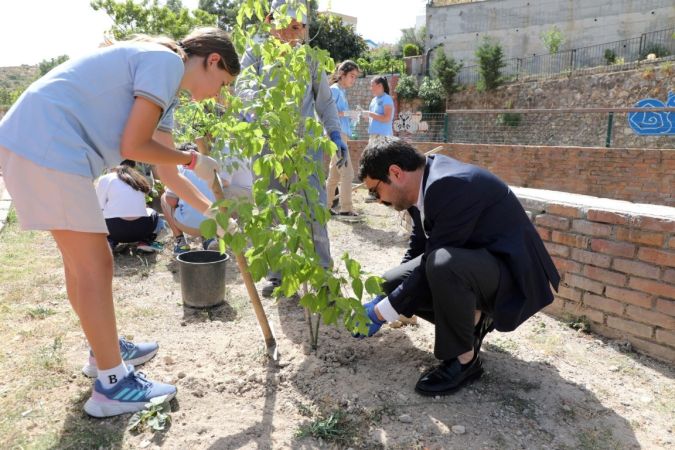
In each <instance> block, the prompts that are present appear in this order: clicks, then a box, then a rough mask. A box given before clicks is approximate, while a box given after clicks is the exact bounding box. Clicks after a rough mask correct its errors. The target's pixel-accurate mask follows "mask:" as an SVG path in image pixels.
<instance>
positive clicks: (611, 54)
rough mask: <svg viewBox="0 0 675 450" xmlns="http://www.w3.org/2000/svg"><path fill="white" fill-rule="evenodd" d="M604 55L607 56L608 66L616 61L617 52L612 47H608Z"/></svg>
mask: <svg viewBox="0 0 675 450" xmlns="http://www.w3.org/2000/svg"><path fill="white" fill-rule="evenodd" d="M603 57H604V58H605V62H606V63H607V65H608V66H611V65H612V64H614V63H615V62H616V52H615V51H614V50H612V49H611V48H606V49H605V53H604V54H603Z"/></svg>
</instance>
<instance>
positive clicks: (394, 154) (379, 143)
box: [359, 136, 427, 183]
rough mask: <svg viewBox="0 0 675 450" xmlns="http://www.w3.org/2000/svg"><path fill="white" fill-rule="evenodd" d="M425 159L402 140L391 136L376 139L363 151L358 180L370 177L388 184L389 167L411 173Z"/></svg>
mask: <svg viewBox="0 0 675 450" xmlns="http://www.w3.org/2000/svg"><path fill="white" fill-rule="evenodd" d="M426 160H427V159H426V157H425V156H424V155H423V154H421V153H420V152H418V151H417V150H415V148H414V147H413V146H412V145H410V144H409V143H408V142H406V141H404V140H403V139H399V138H397V137H393V136H385V137H378V138H376V139H374V140H373V141H372V142H371V143H369V144H368V145H367V146H366V148H365V149H364V150H363V155H362V156H361V164H360V166H359V180H361V181H363V180H364V178H366V177H370V178H372V179H373V180H382V181H384V182H385V183H389V166H391V165H392V164H396V165H397V166H399V167H400V168H401V169H403V170H405V171H406V172H413V171H415V170H417V169H419V168H421V167H424V164H425V163H426Z"/></svg>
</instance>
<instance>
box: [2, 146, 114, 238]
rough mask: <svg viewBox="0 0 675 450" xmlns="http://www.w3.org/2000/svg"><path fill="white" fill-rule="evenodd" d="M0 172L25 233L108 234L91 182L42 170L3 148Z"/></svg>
mask: <svg viewBox="0 0 675 450" xmlns="http://www.w3.org/2000/svg"><path fill="white" fill-rule="evenodd" d="M0 169H2V176H3V178H4V180H5V186H6V187H7V190H8V191H9V194H10V195H11V196H12V202H13V203H14V208H15V209H16V214H17V216H18V218H19V223H20V224H21V228H23V229H24V230H71V231H81V232H87V233H105V234H106V235H107V234H108V228H107V227H106V224H105V220H104V219H103V213H102V212H101V207H100V205H99V203H98V198H97V197H96V190H95V188H94V182H93V180H92V179H91V178H88V177H83V176H81V175H73V174H70V173H66V172H60V171H58V170H54V169H48V168H46V167H42V166H40V165H37V164H35V163H34V162H32V161H30V160H28V159H26V158H23V157H21V156H19V155H17V154H16V153H13V152H11V151H10V150H8V149H6V148H4V147H2V146H0Z"/></svg>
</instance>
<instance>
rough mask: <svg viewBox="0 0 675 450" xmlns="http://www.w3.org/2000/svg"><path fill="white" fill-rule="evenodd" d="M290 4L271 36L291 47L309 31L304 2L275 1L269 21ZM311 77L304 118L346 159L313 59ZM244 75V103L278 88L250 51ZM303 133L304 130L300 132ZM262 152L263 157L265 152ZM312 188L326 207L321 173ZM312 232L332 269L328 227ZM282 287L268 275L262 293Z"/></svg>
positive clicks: (238, 89)
mask: <svg viewBox="0 0 675 450" xmlns="http://www.w3.org/2000/svg"><path fill="white" fill-rule="evenodd" d="M286 3H288V5H287V7H286V11H285V13H286V14H285V15H286V16H288V17H290V18H291V19H292V20H291V23H290V24H289V25H288V26H287V27H286V28H283V29H275V30H273V31H272V35H273V36H275V37H276V38H278V39H279V40H281V41H283V42H287V43H290V44H297V43H300V42H302V40H303V36H304V33H305V28H306V17H304V16H303V15H301V14H298V11H297V8H296V7H297V5H298V4H299V3H303V4H305V5H306V2H305V0H295V1H290V0H288V1H286V0H274V1H273V2H272V5H271V13H270V16H269V17H268V18H267V20H272V19H273V17H274V15H275V14H281V7H282V6H283V5H285V4H286ZM307 63H308V66H309V70H310V74H311V79H312V81H311V83H310V84H309V85H308V86H307V88H306V90H305V95H304V98H303V101H302V105H301V115H302V117H310V118H314V117H315V113H316V115H317V116H318V117H319V120H320V121H321V123H322V124H323V126H324V128H325V131H326V133H327V134H328V136H330V139H331V140H332V141H333V142H334V143H335V145H336V146H337V152H338V159H344V158H346V155H347V145H346V144H345V143H344V142H343V141H342V138H341V137H340V121H339V119H338V112H337V107H336V105H335V101H334V100H333V97H332V95H331V92H330V89H329V87H328V81H327V79H326V75H325V74H323V73H322V72H321V70H319V67H318V64H316V62H314V61H312V60H308V61H307ZM250 67H253V71H254V73H255V74H256V75H258V76H260V75H262V76H263V86H260V85H251V82H250V79H247V76H246V75H247V72H248V71H249V70H251V69H250ZM241 68H242V70H241V73H242V76H241V77H240V78H239V79H238V80H237V84H236V85H235V93H236V94H237V95H238V96H239V97H240V98H242V100H244V101H245V102H247V101H251V100H252V99H254V98H255V97H256V96H257V95H261V94H264V90H265V88H267V87H271V86H275V85H276V80H274V79H272V78H271V77H270V76H269V74H268V73H265V71H264V69H263V62H262V58H260V57H257V56H255V55H254V54H253V52H252V51H251V50H250V49H249V50H247V51H246V52H245V53H244V56H243V57H242V60H241ZM300 132H302V130H300ZM266 151H267V150H266V149H263V154H264V153H265V152H266ZM309 153H310V154H311V155H312V156H313V158H314V159H315V161H318V162H321V163H322V162H323V152H322V151H309ZM310 184H311V186H312V187H313V188H315V189H316V190H317V192H319V201H320V202H321V203H322V204H323V205H324V206H326V189H325V186H324V185H323V183H321V182H320V179H319V176H318V174H317V175H315V176H313V177H312V178H311V180H310ZM270 188H272V189H277V190H280V191H282V192H284V191H285V188H284V187H283V186H282V184H281V183H279V182H278V180H274V181H273V182H272V183H271V184H270ZM312 233H313V235H314V246H315V248H316V251H317V253H318V255H319V257H320V259H321V264H322V265H323V266H324V267H325V268H328V267H331V266H332V264H333V262H332V258H331V255H330V242H329V241H328V230H327V228H326V226H325V225H322V224H321V223H319V222H318V221H316V220H312ZM280 285H281V277H280V274H278V273H270V274H268V276H267V283H265V285H263V288H262V290H261V293H262V295H263V296H264V297H271V296H272V294H273V291H274V289H275V288H277V287H278V286H280Z"/></svg>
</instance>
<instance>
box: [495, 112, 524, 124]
mask: <svg viewBox="0 0 675 450" xmlns="http://www.w3.org/2000/svg"><path fill="white" fill-rule="evenodd" d="M522 120H523V116H522V114H520V113H504V114H500V115H499V116H497V123H498V124H499V125H508V126H510V127H517V126H518V125H520V122H521V121H522Z"/></svg>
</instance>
